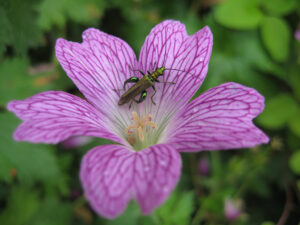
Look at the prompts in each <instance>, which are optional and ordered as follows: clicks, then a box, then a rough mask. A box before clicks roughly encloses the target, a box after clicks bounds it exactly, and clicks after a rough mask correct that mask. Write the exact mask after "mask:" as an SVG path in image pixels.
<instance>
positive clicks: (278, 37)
mask: <svg viewBox="0 0 300 225" xmlns="http://www.w3.org/2000/svg"><path fill="white" fill-rule="evenodd" d="M261 35H262V40H263V42H264V45H265V46H266V49H267V50H268V51H269V53H270V55H271V56H272V58H273V59H274V60H276V61H278V62H283V61H285V60H287V58H288V55H289V48H290V38H291V31H290V28H289V26H288V24H286V22H285V21H284V20H282V19H281V18H277V17H265V18H264V19H263V20H262V24H261Z"/></svg>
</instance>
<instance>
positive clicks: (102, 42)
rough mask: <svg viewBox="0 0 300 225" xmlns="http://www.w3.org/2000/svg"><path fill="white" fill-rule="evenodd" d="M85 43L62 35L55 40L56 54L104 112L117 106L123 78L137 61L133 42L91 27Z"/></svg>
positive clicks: (85, 33) (77, 83) (68, 71)
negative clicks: (64, 37) (129, 42)
mask: <svg viewBox="0 0 300 225" xmlns="http://www.w3.org/2000/svg"><path fill="white" fill-rule="evenodd" d="M82 37H83V43H81V44H79V43H75V42H69V41H66V40H64V39H62V38H60V39H58V40H57V42H56V57H57V59H58V61H59V62H60V64H61V66H62V67H63V68H64V70H65V71H66V73H67V75H68V76H69V77H70V78H71V79H72V81H73V82H74V83H75V84H76V86H77V87H78V88H79V90H80V91H81V92H82V93H83V94H84V95H85V97H86V98H87V99H88V100H89V101H90V102H92V103H93V104H94V105H96V106H97V107H98V108H99V110H101V111H102V112H103V113H104V114H106V115H109V114H110V112H111V111H113V110H112V109H115V108H116V107H117V106H118V104H117V102H118V100H119V98H120V95H121V93H120V90H119V89H122V88H123V83H124V81H125V80H126V79H127V78H128V77H130V76H131V74H132V73H133V72H132V69H130V68H135V67H136V64H137V60H136V56H135V54H134V52H133V50H132V49H131V48H130V46H129V45H128V44H127V43H126V42H124V41H122V40H121V39H119V38H117V37H114V36H112V35H108V34H106V33H104V32H101V31H99V30H97V29H94V28H90V29H87V30H86V31H84V33H83V34H82Z"/></svg>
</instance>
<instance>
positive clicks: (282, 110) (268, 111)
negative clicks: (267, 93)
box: [257, 94, 298, 129]
mask: <svg viewBox="0 0 300 225" xmlns="http://www.w3.org/2000/svg"><path fill="white" fill-rule="evenodd" d="M297 109H298V105H297V102H296V101H295V100H294V99H293V97H292V96H290V95H289V94H280V95H278V96H276V97H274V98H272V99H271V100H270V101H267V102H266V107H265V110H264V112H263V113H262V114H261V115H260V116H259V117H258V118H257V121H258V122H259V123H260V124H261V125H263V126H264V127H267V128H270V129H280V128H282V127H284V125H285V124H286V123H287V122H288V121H289V120H290V118H291V117H292V116H294V115H295V114H296V112H297Z"/></svg>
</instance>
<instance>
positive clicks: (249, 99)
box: [168, 83, 269, 151]
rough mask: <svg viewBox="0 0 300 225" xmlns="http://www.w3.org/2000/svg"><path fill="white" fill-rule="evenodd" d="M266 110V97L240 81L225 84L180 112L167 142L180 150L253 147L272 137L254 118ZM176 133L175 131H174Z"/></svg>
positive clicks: (203, 95) (206, 93)
mask: <svg viewBox="0 0 300 225" xmlns="http://www.w3.org/2000/svg"><path fill="white" fill-rule="evenodd" d="M263 109H264V97H263V96H261V95H260V94H259V93H258V92H257V91H256V90H254V89H252V88H248V87H245V86H243V85H240V84H237V83H225V84H222V85H220V86H217V87H215V88H212V89H210V90H208V91H206V92H204V93H203V94H202V95H200V96H199V97H198V98H196V99H194V100H193V101H192V102H191V103H190V104H188V105H187V107H186V108H184V109H183V110H182V111H181V112H180V113H179V115H178V117H177V119H176V120H175V122H174V126H173V127H172V128H171V129H170V130H171V132H169V136H170V139H169V140H168V142H172V143H174V145H175V146H176V148H177V149H178V150H179V151H200V150H222V149H233V148H246V147H254V146H256V145H259V144H262V143H267V142H268V141H269V138H268V137H267V136H266V135H265V134H264V133H263V132H262V131H261V130H260V129H258V128H257V127H256V126H255V125H254V124H253V123H252V119H253V118H255V117H256V116H257V115H258V114H260V113H261V112H262V111H263ZM172 132H173V133H172Z"/></svg>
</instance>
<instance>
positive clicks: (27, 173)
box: [0, 0, 300, 225]
mask: <svg viewBox="0 0 300 225" xmlns="http://www.w3.org/2000/svg"><path fill="white" fill-rule="evenodd" d="M299 15H300V2H299V1H298V0H224V1H221V0H189V1H183V0H174V1H172V2H170V1H161V0H145V1H142V0H26V1H22V0H9V1H7V0H0V28H1V29H0V224H5V225H29V224H30V225H62V224H63V225H71V224H76V225H84V224H91V225H99V224H107V225H114V224H122V225H126V224H128V225H134V224H139V225H140V224H144V225H159V224H166V225H169V224H170V225H171V224H172V225H173V224H175V225H176V224H178V225H183V224H192V225H198V224H207V225H217V224H235V225H243V224H245V225H246V224H247V225H248V224H249V225H252V224H253V225H259V224H262V225H271V224H277V223H278V221H281V223H280V224H289V225H293V224H295V225H298V222H299V218H300V212H299V208H300V204H299V202H300V102H299V101H300V43H299V42H298V41H297V40H296V39H295V38H294V33H295V31H296V29H297V26H298V23H300V17H299ZM167 18H172V19H176V20H180V21H181V22H183V23H185V24H186V27H187V30H188V32H189V34H192V33H194V32H196V31H197V30H199V29H201V28H202V27H203V26H204V25H209V26H210V28H211V30H212V32H213V35H214V47H213V53H212V57H211V61H210V67H209V72H208V75H207V79H206V80H205V82H204V84H203V86H202V87H201V88H200V89H199V92H198V93H197V94H200V93H202V92H203V91H204V90H206V89H208V88H211V87H213V86H216V85H219V84H221V83H223V82H228V81H235V82H239V83H242V84H244V85H247V86H251V87H253V88H256V89H257V90H258V91H259V92H260V93H262V94H263V95H264V96H265V98H266V108H265V111H264V112H263V114H262V115H261V116H259V117H258V119H257V120H256V123H257V124H258V125H259V126H261V128H262V129H263V130H264V131H265V132H266V133H267V134H268V135H269V136H270V139H271V141H270V144H268V145H265V146H259V147H256V148H254V149H250V150H249V149H248V150H245V149H244V150H239V151H223V152H201V153H198V154H193V155H190V154H182V157H183V174H182V177H181V180H180V182H179V185H178V187H177V189H176V191H174V192H173V193H172V195H171V196H170V198H169V200H168V201H167V202H166V203H165V204H163V205H162V206H161V207H160V208H158V209H157V210H155V212H153V213H152V214H151V215H149V216H143V215H141V213H140V210H139V207H138V205H137V204H136V203H135V202H132V203H131V204H130V205H129V207H128V209H127V210H126V212H125V213H124V214H123V215H121V216H120V217H119V218H117V219H116V220H112V221H109V220H104V219H102V218H100V217H98V216H97V215H96V214H94V212H93V211H92V210H91V209H90V208H89V206H88V204H87V203H86V201H85V200H84V197H83V195H82V191H81V186H80V182H79V179H78V171H79V165H80V159H81V157H82V156H83V154H85V153H86V152H87V151H88V150H89V149H91V148H92V147H93V146H96V145H100V144H104V143H108V142H107V141H106V140H100V139H97V140H96V139H93V140H92V142H90V143H89V144H87V145H84V146H81V147H78V148H74V149H71V150H69V149H66V148H65V147H64V145H62V144H59V145H56V146H51V145H41V144H38V145H36V144H30V143H19V142H15V141H14V140H13V136H12V135H13V131H14V129H15V128H16V127H17V126H18V124H19V123H20V121H19V120H18V119H17V118H16V117H15V116H14V115H13V114H12V113H9V112H7V110H6V104H7V103H8V101H10V100H13V99H24V98H27V97H29V96H31V95H33V94H35V93H38V92H41V91H45V90H64V91H67V92H70V93H73V94H78V95H80V93H79V92H78V91H77V89H76V87H74V85H73V84H72V82H70V80H69V79H68V78H67V76H66V75H65V73H64V71H63V70H62V69H61V68H60V66H59V64H58V63H57V61H56V59H55V54H54V45H55V40H56V39H57V38H58V37H64V38H67V39H68V40H72V41H81V33H82V31H83V30H84V29H86V28H88V27H91V26H93V27H97V28H99V29H101V30H103V31H105V32H108V33H110V34H113V35H116V36H118V37H120V38H122V39H124V40H126V41H127V42H128V43H129V44H130V45H131V46H132V47H133V49H134V50H135V52H136V53H137V54H138V53H139V49H140V48H141V46H142V44H143V42H144V39H145V37H146V35H147V34H148V33H149V31H150V29H151V28H152V27H153V26H154V25H155V24H157V23H159V22H161V21H162V20H164V19H167ZM202 157H207V158H208V159H209V163H210V173H209V175H201V174H200V173H199V171H198V165H197V164H198V161H199V159H200V158H202ZM226 198H232V199H235V200H237V199H238V200H240V201H242V202H243V204H244V207H243V208H242V209H241V211H242V214H241V216H240V217H239V218H238V219H236V220H235V221H228V220H227V219H226V217H225V215H224V201H225V199H226ZM286 204H288V205H289V207H284V206H285V205H286ZM282 215H284V216H282ZM285 215H287V217H285ZM278 224H279V223H278Z"/></svg>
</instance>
